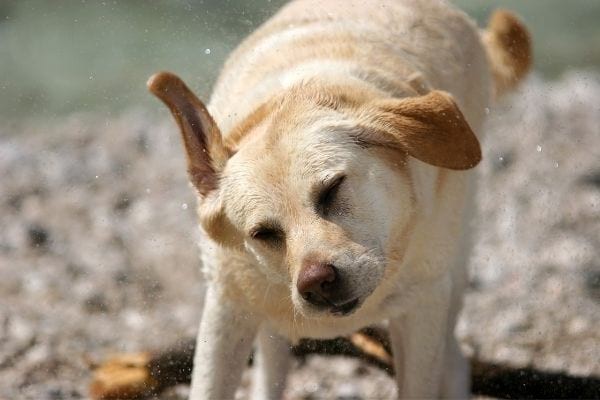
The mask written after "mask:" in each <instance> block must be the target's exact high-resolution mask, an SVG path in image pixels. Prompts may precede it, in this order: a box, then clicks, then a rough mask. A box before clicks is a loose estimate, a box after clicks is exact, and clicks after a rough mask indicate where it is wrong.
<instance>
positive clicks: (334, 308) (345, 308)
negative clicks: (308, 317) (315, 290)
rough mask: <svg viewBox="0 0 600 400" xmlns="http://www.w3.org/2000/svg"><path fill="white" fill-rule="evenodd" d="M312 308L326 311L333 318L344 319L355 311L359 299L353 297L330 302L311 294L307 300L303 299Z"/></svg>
mask: <svg viewBox="0 0 600 400" xmlns="http://www.w3.org/2000/svg"><path fill="white" fill-rule="evenodd" d="M303 298H304V300H306V301H308V302H309V303H310V304H311V305H312V306H313V307H315V308H317V309H319V310H320V311H326V312H328V313H329V314H331V315H333V316H335V317H345V316H347V315H350V314H352V313H353V312H354V311H356V310H357V309H358V307H359V305H360V298H358V297H355V298H353V299H352V300H348V301H332V300H329V299H327V298H325V297H323V296H319V295H316V294H312V296H310V297H309V298H307V297H303Z"/></svg>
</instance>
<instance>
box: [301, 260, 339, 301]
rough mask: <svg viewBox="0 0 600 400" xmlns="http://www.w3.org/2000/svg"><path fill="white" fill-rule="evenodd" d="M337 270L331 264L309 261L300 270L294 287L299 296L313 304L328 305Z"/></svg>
mask: <svg viewBox="0 0 600 400" xmlns="http://www.w3.org/2000/svg"><path fill="white" fill-rule="evenodd" d="M336 279H337V272H336V269H335V267H334V266H333V265H331V264H326V263H310V264H308V265H306V266H304V267H303V268H302V269H301V270H300V274H299V275H298V282H297V283H296V288H297V289H298V293H300V296H302V298H303V299H304V300H306V301H308V302H309V303H311V304H313V305H315V306H326V305H330V304H331V303H330V301H329V299H330V297H331V294H332V292H333V290H334V288H335V284H336Z"/></svg>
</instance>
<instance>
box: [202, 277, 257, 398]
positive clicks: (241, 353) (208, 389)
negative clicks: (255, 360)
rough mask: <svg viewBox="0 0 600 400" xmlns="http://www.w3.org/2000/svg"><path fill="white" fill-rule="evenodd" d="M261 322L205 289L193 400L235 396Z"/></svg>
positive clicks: (212, 289)
mask: <svg viewBox="0 0 600 400" xmlns="http://www.w3.org/2000/svg"><path fill="white" fill-rule="evenodd" d="M258 324H259V321H258V320H257V318H256V316H254V315H250V314H248V313H246V312H244V311H242V310H241V309H240V308H238V307H236V306H235V305H234V304H231V302H229V301H228V300H226V299H225V298H223V296H222V295H221V293H220V290H219V288H217V287H213V286H210V287H209V288H208V290H207V292H206V298H205V301H204V311H203V314H202V320H201V322H200V330H199V332H198V338H197V340H196V354H195V355H194V370H193V373H192V387H191V392H190V400H212V399H218V400H221V399H233V397H234V394H235V390H236V389H237V387H238V385H239V382H240V378H241V375H242V372H243V370H244V368H245V367H246V365H247V362H248V357H249V355H250V351H251V349H252V343H253V341H254V336H255V335H256V330H257V327H258Z"/></svg>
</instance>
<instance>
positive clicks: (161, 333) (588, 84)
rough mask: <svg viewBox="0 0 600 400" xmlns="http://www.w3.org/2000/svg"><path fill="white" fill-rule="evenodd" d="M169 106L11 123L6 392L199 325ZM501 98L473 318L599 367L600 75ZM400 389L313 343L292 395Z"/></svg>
mask: <svg viewBox="0 0 600 400" xmlns="http://www.w3.org/2000/svg"><path fill="white" fill-rule="evenodd" d="M156 110H161V111H160V113H151V112H150V111H149V110H145V111H126V112H123V114H122V115H120V116H118V117H115V118H114V119H111V120H106V119H105V118H103V117H100V116H98V115H86V114H79V115H72V116H70V117H65V118H64V119H62V120H60V121H57V122H52V123H49V124H48V125H40V124H39V123H36V124H20V125H19V127H18V128H16V127H15V126H14V125H3V126H2V125H0V179H1V184H0V226H1V227H2V229H1V230H0V277H1V279H0V299H1V307H0V398H6V399H17V398H30V399H66V398H81V397H86V396H87V384H88V383H89V377H90V373H89V365H90V363H93V362H95V361H98V360H101V359H103V358H104V357H105V356H106V355H107V354H109V353H111V352H121V351H137V350H140V349H148V348H160V347H163V346H165V345H167V344H170V343H173V342H174V341H176V340H177V339H179V338H182V337H187V336H192V335H193V334H194V332H195V330H196V326H197V323H198V320H199V318H200V314H199V310H200V309H201V308H200V307H201V303H202V293H203V284H202V281H201V276H200V273H199V268H198V265H199V259H198V249H197V246H196V244H195V242H196V239H197V235H196V230H195V216H194V197H193V192H192V190H191V189H190V188H189V187H188V185H187V183H186V177H185V172H184V169H185V168H184V165H183V153H182V151H181V148H180V143H179V137H178V134H177V132H176V130H175V126H174V123H173V122H172V121H171V119H170V116H168V115H167V112H166V111H164V110H162V108H161V107H160V106H159V105H158V104H157V106H156ZM489 114H490V122H489V129H488V132H487V137H486V139H485V141H484V147H485V161H484V163H483V164H482V166H480V167H479V169H480V173H481V176H482V179H481V185H480V188H481V190H480V195H479V202H478V204H479V206H480V208H481V217H480V219H479V223H478V226H479V228H478V235H477V247H476V251H475V253H474V255H473V258H472V262H471V265H470V269H471V273H472V277H471V285H470V288H469V292H468V294H467V298H466V306H465V310H464V313H463V316H462V318H461V320H460V323H459V326H458V335H459V336H460V338H461V339H462V342H463V344H464V347H465V350H466V351H468V352H470V353H471V354H475V355H476V356H477V357H480V358H482V359H486V360H493V361H497V362H503V363H510V364H513V365H517V366H523V365H532V366H535V367H536V368H540V369H544V370H548V369H551V370H564V371H567V372H569V373H571V374H578V375H596V376H599V375H600V361H599V360H600V261H599V260H600V212H599V211H600V77H599V76H598V75H594V74H589V73H574V72H573V73H569V74H567V75H565V76H564V77H563V78H561V79H560V80H558V81H554V82H543V81H541V80H539V79H537V78H535V77H533V78H531V79H530V80H529V81H528V82H527V84H526V85H525V86H524V87H523V88H522V90H521V91H520V93H519V94H518V95H515V96H512V97H511V98H509V99H506V101H504V102H503V103H502V104H500V105H498V106H497V107H495V108H493V109H491V110H490V112H489ZM244 380H245V382H246V383H247V382H248V380H249V377H248V376H245V378H244ZM246 386H247V385H246ZM394 390H395V389H394V387H393V383H392V381H391V380H390V379H389V378H388V377H387V376H386V375H385V374H384V373H382V372H380V371H376V370H375V369H373V368H371V367H366V366H364V365H361V364H360V363H359V362H358V361H356V360H347V359H342V358H334V359H332V358H327V359H325V358H321V357H313V358H309V359H308V361H307V362H306V363H305V364H303V365H297V366H296V367H295V369H294V371H293V373H292V374H291V376H290V380H289V382H288V389H287V391H286V398H287V399H317V398H338V399H350V398H351V399H365V398H377V397H378V398H389V397H391V396H392V395H393V393H394ZM185 393H186V388H185V387H183V386H181V387H178V388H174V389H172V390H170V391H168V392H166V393H164V394H163V395H162V396H161V397H162V398H164V399H179V398H181V397H182V396H184V395H185ZM245 396H246V391H245V389H244V390H242V391H241V392H240V397H242V398H244V397H245Z"/></svg>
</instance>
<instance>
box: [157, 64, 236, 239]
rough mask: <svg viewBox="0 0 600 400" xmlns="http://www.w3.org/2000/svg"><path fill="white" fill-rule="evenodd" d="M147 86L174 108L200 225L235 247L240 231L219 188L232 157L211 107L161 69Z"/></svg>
mask: <svg viewBox="0 0 600 400" xmlns="http://www.w3.org/2000/svg"><path fill="white" fill-rule="evenodd" d="M148 89H150V91H151V92H152V93H153V94H154V95H156V96H157V97H158V98H159V99H161V100H162V101H163V102H164V103H165V104H166V105H167V107H169V109H170V110H171V113H172V114H173V117H174V118H175V121H176V122H177V125H179V129H180V130H181V137H182V139H183V144H184V146H185V152H186V156H187V169H188V174H189V177H190V181H191V182H192V184H193V185H194V186H195V187H196V190H198V193H199V194H200V197H201V199H202V201H201V203H200V207H199V208H198V216H199V217H200V224H201V226H202V227H203V229H204V231H205V232H206V233H207V234H208V235H209V236H210V237H211V238H212V239H213V240H215V241H217V242H219V243H221V244H223V245H229V246H233V245H236V244H237V242H236V239H237V234H236V232H235V229H234V228H233V226H232V225H231V223H230V222H229V220H228V218H227V216H226V215H225V213H224V211H223V206H222V204H221V201H220V196H219V193H218V191H217V190H215V189H217V186H218V183H219V182H218V180H219V173H220V172H221V171H222V169H223V167H224V166H225V163H226V162H227V160H228V159H229V157H230V156H231V151H230V150H229V149H228V148H227V147H226V146H225V145H224V144H223V140H222V137H221V132H220V131H219V128H218V127H217V124H216V123H215V121H214V120H213V118H212V117H211V116H210V114H209V113H208V110H207V109H206V107H205V106H204V104H202V102H201V101H200V100H198V98H197V97H196V96H195V95H194V93H192V91H191V90H190V89H189V88H188V87H187V86H186V85H185V83H183V81H182V80H181V79H179V77H177V76H176V75H174V74H172V73H169V72H159V73H157V74H155V75H153V76H152V77H150V79H149V80H148Z"/></svg>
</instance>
